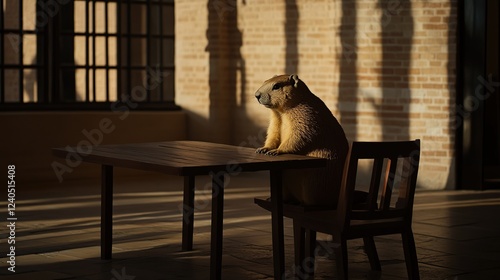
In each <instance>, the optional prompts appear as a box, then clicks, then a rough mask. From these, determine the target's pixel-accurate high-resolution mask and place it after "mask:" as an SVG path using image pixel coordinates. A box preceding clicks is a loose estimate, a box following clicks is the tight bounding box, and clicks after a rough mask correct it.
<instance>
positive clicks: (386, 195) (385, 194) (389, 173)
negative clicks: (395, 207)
mask: <svg viewBox="0 0 500 280" xmlns="http://www.w3.org/2000/svg"><path fill="white" fill-rule="evenodd" d="M397 167H398V159H397V158H390V159H388V160H387V168H386V172H385V174H384V185H383V186H384V188H383V190H382V196H381V198H380V210H388V209H389V207H390V205H391V197H392V192H393V190H394V182H395V180H397V174H396V169H397Z"/></svg>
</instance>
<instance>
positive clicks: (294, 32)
mask: <svg viewBox="0 0 500 280" xmlns="http://www.w3.org/2000/svg"><path fill="white" fill-rule="evenodd" d="M299 17H300V15H299V9H298V7H297V1H296V0H289V1H285V20H286V21H285V40H286V46H285V73H284V74H288V75H291V74H297V72H298V71H299V51H298V48H297V37H298V35H299V29H298V24H299Z"/></svg>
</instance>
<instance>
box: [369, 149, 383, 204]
mask: <svg viewBox="0 0 500 280" xmlns="http://www.w3.org/2000/svg"><path fill="white" fill-rule="evenodd" d="M383 167H384V159H383V158H376V159H375V160H374V161H373V168H372V178H371V179H370V189H369V191H368V201H367V203H368V205H367V209H368V210H376V209H378V192H379V188H380V180H381V179H382V168H383Z"/></svg>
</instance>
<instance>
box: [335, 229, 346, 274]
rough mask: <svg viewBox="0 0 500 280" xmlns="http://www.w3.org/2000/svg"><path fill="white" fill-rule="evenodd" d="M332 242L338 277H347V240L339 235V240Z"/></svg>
mask: <svg viewBox="0 0 500 280" xmlns="http://www.w3.org/2000/svg"><path fill="white" fill-rule="evenodd" d="M333 242H334V247H333V248H334V249H333V250H334V252H335V261H336V263H337V273H338V276H339V279H344V280H347V279H349V274H348V265H347V240H346V239H344V238H342V237H340V240H339V242H336V241H335V240H334V241H333Z"/></svg>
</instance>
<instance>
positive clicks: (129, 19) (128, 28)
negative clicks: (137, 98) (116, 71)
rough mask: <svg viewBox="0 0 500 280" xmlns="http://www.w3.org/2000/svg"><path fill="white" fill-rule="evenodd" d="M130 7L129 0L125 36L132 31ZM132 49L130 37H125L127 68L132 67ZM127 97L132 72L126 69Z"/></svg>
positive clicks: (130, 86)
mask: <svg viewBox="0 0 500 280" xmlns="http://www.w3.org/2000/svg"><path fill="white" fill-rule="evenodd" d="M131 10H132V7H131V2H130V0H128V1H127V34H130V33H131V30H132V23H131V18H132V12H131ZM131 47H132V38H131V37H130V36H127V66H128V67H130V66H131V65H132V51H131V50H130V48H131ZM126 94H127V96H129V98H130V96H131V94H132V71H130V69H127V92H126Z"/></svg>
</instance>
